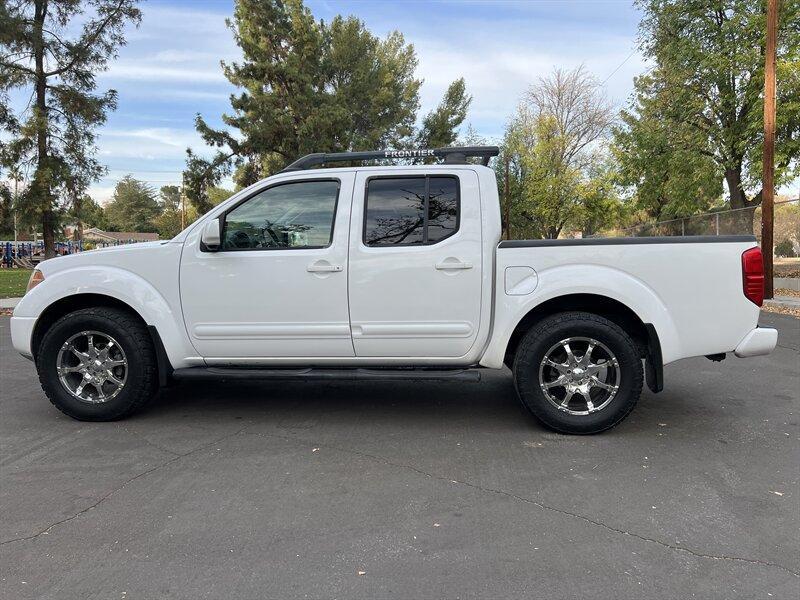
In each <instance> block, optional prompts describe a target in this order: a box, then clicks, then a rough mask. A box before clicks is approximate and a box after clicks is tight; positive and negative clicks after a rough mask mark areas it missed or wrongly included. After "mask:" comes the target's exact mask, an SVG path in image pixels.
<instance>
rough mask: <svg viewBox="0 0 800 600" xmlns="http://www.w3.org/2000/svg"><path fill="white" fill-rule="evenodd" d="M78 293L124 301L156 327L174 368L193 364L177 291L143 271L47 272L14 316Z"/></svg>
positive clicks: (32, 313) (29, 315)
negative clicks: (169, 293) (163, 290)
mask: <svg viewBox="0 0 800 600" xmlns="http://www.w3.org/2000/svg"><path fill="white" fill-rule="evenodd" d="M78 294H100V295H103V296H109V297H111V298H114V299H116V300H119V301H120V302H124V303H125V304H126V305H128V306H129V307H131V309H133V310H134V311H136V312H137V313H138V314H139V316H141V317H142V319H143V320H144V322H145V323H146V324H147V325H152V326H153V327H155V328H156V330H157V331H158V333H159V336H160V337H161V341H162V342H163V344H164V349H165V351H166V353H167V356H168V357H169V360H170V363H171V364H172V366H173V367H174V368H181V367H185V366H191V365H190V364H189V363H190V362H192V361H187V359H188V358H190V357H191V356H192V355H193V354H194V350H193V349H192V346H191V344H190V343H189V340H188V337H187V335H186V329H185V327H184V324H183V317H182V315H181V310H180V300H179V298H178V297H177V295H176V297H175V298H173V299H171V300H172V301H170V300H168V299H167V298H165V297H164V296H163V295H162V294H160V293H159V292H158V290H156V288H155V287H154V286H153V285H152V284H150V283H149V282H148V281H147V280H146V279H144V278H143V277H141V276H140V275H137V274H136V273H133V272H131V271H128V270H125V269H120V268H118V267H110V266H82V267H76V268H72V269H66V270H63V271H57V272H55V273H53V274H46V278H45V280H44V281H43V282H42V283H40V284H39V285H37V286H36V287H35V288H33V289H32V290H31V291H30V292H28V293H27V294H25V296H24V297H23V298H22V300H21V301H20V302H19V304H18V305H17V307H16V308H15V310H14V317H15V318H17V319H19V320H36V319H38V318H39V317H40V316H41V315H42V313H43V312H44V311H45V310H46V309H47V307H49V306H51V305H52V304H53V303H55V302H58V301H59V300H62V299H63V298H66V297H68V296H74V295H78ZM31 330H32V327H31ZM28 348H30V340H28Z"/></svg>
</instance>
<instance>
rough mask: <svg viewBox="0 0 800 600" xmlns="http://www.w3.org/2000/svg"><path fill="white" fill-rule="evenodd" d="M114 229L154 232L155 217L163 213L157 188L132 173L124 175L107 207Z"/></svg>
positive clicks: (107, 216) (109, 220) (107, 215)
mask: <svg viewBox="0 0 800 600" xmlns="http://www.w3.org/2000/svg"><path fill="white" fill-rule="evenodd" d="M104 213H105V217H106V220H107V222H108V225H109V227H110V228H111V230H112V231H139V232H153V231H156V226H155V224H154V223H153V221H154V219H155V218H156V217H158V216H159V214H161V207H160V206H159V204H158V201H157V200H156V192H155V190H154V189H153V188H152V187H150V186H149V185H148V184H146V183H145V182H143V181H139V180H138V179H134V177H133V176H132V175H126V176H125V177H123V178H122V179H121V180H120V181H119V183H117V186H116V187H115V188H114V196H113V197H112V199H111V202H109V203H108V204H107V205H106V207H105V209H104Z"/></svg>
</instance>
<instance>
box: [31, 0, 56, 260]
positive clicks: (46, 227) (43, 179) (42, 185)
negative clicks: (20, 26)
mask: <svg viewBox="0 0 800 600" xmlns="http://www.w3.org/2000/svg"><path fill="white" fill-rule="evenodd" d="M46 15H47V0H36V9H35V13H34V17H33V36H34V40H33V54H34V62H35V65H36V120H35V123H36V125H35V126H36V150H37V154H38V156H37V162H36V171H37V173H36V174H35V175H34V179H36V180H38V185H37V186H35V189H34V193H37V192H38V193H39V194H40V195H41V197H40V198H39V202H40V203H41V210H42V240H43V241H44V256H45V258H52V257H53V256H55V255H56V244H55V241H56V240H55V223H54V221H55V213H54V212H53V201H52V190H51V186H52V182H51V180H50V177H51V174H50V173H49V168H48V167H49V162H50V161H49V159H48V158H49V157H48V154H47V77H46V76H45V72H44V52H45V49H44V36H43V33H42V29H43V28H44V20H45V16H46Z"/></svg>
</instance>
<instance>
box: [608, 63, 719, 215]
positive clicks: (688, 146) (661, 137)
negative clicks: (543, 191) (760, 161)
mask: <svg viewBox="0 0 800 600" xmlns="http://www.w3.org/2000/svg"><path fill="white" fill-rule="evenodd" d="M635 85H636V88H637V89H638V90H639V92H640V93H639V94H638V96H637V98H636V100H635V102H636V105H635V107H632V108H631V109H629V110H623V111H622V113H621V119H620V121H621V123H620V124H619V125H617V126H616V127H615V128H614V130H613V131H614V143H613V145H612V153H613V155H614V157H615V159H616V162H617V165H618V168H619V177H620V183H621V184H622V185H623V186H625V187H626V188H627V189H629V190H632V194H631V195H630V198H629V202H628V204H629V206H630V208H631V210H635V211H642V212H643V216H644V217H645V218H647V219H655V220H667V219H674V218H679V217H686V216H689V215H692V214H695V213H697V212H698V211H707V210H709V209H710V208H711V207H712V206H713V205H714V203H716V202H717V201H718V200H719V199H720V198H721V197H722V191H723V190H722V178H721V177H720V175H719V169H718V168H717V165H716V163H715V161H714V159H713V158H712V156H711V154H712V153H713V150H712V147H711V144H710V142H709V139H708V137H707V136H706V135H704V134H703V132H701V131H700V130H699V129H697V128H695V127H690V126H683V127H676V126H675V125H674V124H672V123H670V122H669V121H667V120H665V119H662V118H661V117H660V116H659V113H660V110H661V108H662V106H663V104H662V102H663V98H662V97H661V95H662V94H666V93H667V92H666V91H664V90H661V91H660V92H659V86H660V85H661V83H660V82H659V81H658V80H657V79H656V78H654V77H653V76H651V75H643V76H641V77H639V78H637V79H636V82H635Z"/></svg>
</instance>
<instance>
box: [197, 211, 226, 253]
mask: <svg viewBox="0 0 800 600" xmlns="http://www.w3.org/2000/svg"><path fill="white" fill-rule="evenodd" d="M221 238H222V222H221V221H220V220H219V219H211V220H210V221H208V223H206V224H205V225H203V233H202V235H201V236H200V244H201V246H202V248H201V249H202V250H204V251H205V252H216V251H217V250H219V247H220V243H221Z"/></svg>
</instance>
